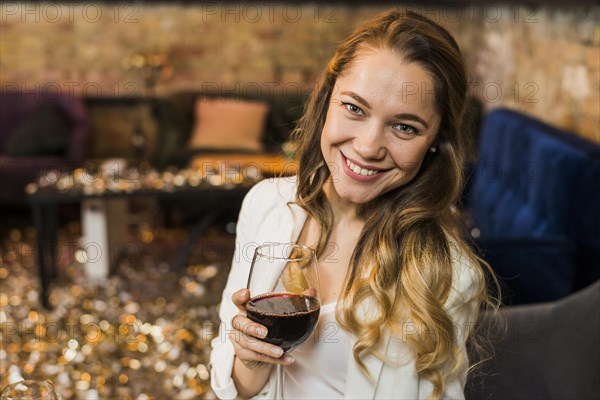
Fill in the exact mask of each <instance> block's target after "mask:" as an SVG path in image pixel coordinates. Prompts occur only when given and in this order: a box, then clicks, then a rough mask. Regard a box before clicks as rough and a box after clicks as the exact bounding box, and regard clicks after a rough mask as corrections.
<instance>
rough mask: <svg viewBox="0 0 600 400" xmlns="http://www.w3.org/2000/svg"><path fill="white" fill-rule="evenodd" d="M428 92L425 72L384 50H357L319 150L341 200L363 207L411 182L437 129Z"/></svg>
mask: <svg viewBox="0 0 600 400" xmlns="http://www.w3.org/2000/svg"><path fill="white" fill-rule="evenodd" d="M433 90H434V85H433V80H432V79H431V77H430V76H429V73H428V72H427V71H425V70H424V69H423V68H422V67H421V66H419V65H418V64H415V63H406V62H405V61H404V60H403V59H402V58H401V57H399V56H398V55H396V54H394V53H392V52H391V51H389V50H379V49H363V50H361V51H360V52H359V53H358V55H357V57H355V59H354V61H353V62H352V63H351V64H350V65H349V66H348V68H347V69H346V70H345V71H344V73H343V74H342V75H340V76H339V77H338V79H337V82H336V86H335V88H334V90H333V93H332V95H331V102H330V103H329V108H328V111H327V116H326V120H325V125H324V126H323V133H322V135H321V151H322V152H323V157H324V158H325V162H326V163H327V165H328V166H329V169H330V171H331V177H332V179H333V185H334V188H335V191H336V193H337V194H338V196H339V197H340V198H341V199H342V200H344V201H349V202H352V203H356V204H363V203H367V202H369V201H370V200H373V199H374V198H376V197H377V196H379V195H380V194H382V193H385V192H388V191H390V190H393V189H396V188H398V187H400V186H402V185H405V184H406V183H408V182H409V181H410V180H411V179H412V178H414V177H415V175H416V174H417V172H418V171H419V168H420V167H421V164H422V162H423V158H424V157H425V154H427V151H428V150H429V148H430V147H431V145H432V144H433V141H434V139H435V137H436V134H437V131H438V128H439V125H440V116H439V115H438V112H437V111H436V108H435V100H434V98H435V96H434V92H433ZM432 190H435V188H432Z"/></svg>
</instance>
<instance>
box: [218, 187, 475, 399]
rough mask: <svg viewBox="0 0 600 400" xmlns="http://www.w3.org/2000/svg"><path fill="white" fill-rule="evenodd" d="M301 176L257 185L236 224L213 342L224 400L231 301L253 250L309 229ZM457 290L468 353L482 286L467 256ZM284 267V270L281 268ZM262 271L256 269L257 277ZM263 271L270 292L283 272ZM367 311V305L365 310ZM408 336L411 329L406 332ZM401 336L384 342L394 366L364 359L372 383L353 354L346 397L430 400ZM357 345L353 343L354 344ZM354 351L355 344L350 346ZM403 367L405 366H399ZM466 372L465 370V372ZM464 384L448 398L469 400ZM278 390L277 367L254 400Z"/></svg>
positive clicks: (453, 299) (454, 313) (455, 307)
mask: <svg viewBox="0 0 600 400" xmlns="http://www.w3.org/2000/svg"><path fill="white" fill-rule="evenodd" d="M295 195H296V178H295V177H287V178H271V179H267V180H264V181H262V182H260V183H258V184H256V185H255V186H254V187H253V188H252V189H251V190H250V191H249V192H248V194H247V195H246V197H245V199H244V201H243V203H242V208H241V211H240V215H239V219H238V223H237V238H236V248H235V253H234V259H233V263H232V266H231V271H230V274H229V278H228V281H227V285H226V286H225V290H224V291H223V298H222V301H221V308H220V312H219V315H220V318H221V321H222V322H221V325H220V329H219V335H218V336H217V337H215V338H214V339H213V340H212V342H211V345H212V353H211V357H210V364H211V386H212V389H213V391H214V393H215V394H216V396H217V397H219V398H220V399H234V398H236V397H237V390H236V388H235V384H234V383H233V379H232V378H231V373H232V369H233V361H234V356H235V353H234V350H233V345H232V343H231V341H230V340H229V338H228V336H227V332H228V331H229V330H230V329H232V328H231V319H232V318H233V317H234V316H235V315H236V314H237V313H238V310H237V308H236V307H235V306H234V304H233V302H232V301H231V295H232V294H233V293H234V292H235V291H237V290H239V289H241V288H245V287H246V284H247V280H248V273H249V271H250V264H251V262H252V256H253V254H254V249H255V248H256V247H257V246H258V245H261V244H264V243H268V242H285V243H288V242H290V243H291V242H296V241H297V239H298V237H299V235H300V231H301V229H302V227H303V225H304V222H305V220H306V217H307V214H306V212H305V211H304V210H303V209H302V208H300V207H299V206H297V205H295V204H288V203H289V202H292V201H294V199H295ZM454 261H455V263H454V265H455V268H454V273H453V275H454V279H453V287H452V290H451V293H450V296H449V298H448V301H447V302H446V309H447V310H448V311H449V313H450V315H451V317H452V320H453V322H454V326H455V330H456V333H457V337H456V338H455V339H456V340H457V341H458V343H459V344H460V346H461V348H462V350H463V352H465V353H466V350H465V339H466V337H467V334H468V332H469V331H470V329H469V328H470V327H471V326H472V325H473V323H474V322H475V318H476V314H477V313H476V309H475V308H474V307H473V305H471V304H468V305H465V299H468V298H469V297H470V296H471V295H472V294H473V291H474V290H475V289H476V288H477V283H478V281H477V279H476V275H475V274H474V272H473V268H472V264H470V263H469V262H468V261H467V259H466V257H460V255H458V254H454ZM282 268H283V266H281V269H282ZM257 272H259V271H255V272H254V273H255V274H256V273H257ZM260 272H261V273H263V275H264V276H263V279H262V284H263V286H264V287H263V289H264V290H265V291H268V290H271V289H272V288H273V287H274V286H275V284H276V281H277V279H278V278H279V275H280V273H281V270H280V269H279V270H278V269H277V268H272V269H269V270H266V269H265V270H261V271H260ZM364 310H365V312H366V310H368V307H367V306H365V308H364ZM365 315H366V314H365ZM407 334H410V330H408V329H407ZM402 342H403V341H402V339H401V338H395V337H394V338H390V335H387V337H386V339H385V340H384V341H383V343H382V350H383V349H385V350H384V351H383V352H384V353H385V355H386V358H391V359H393V360H397V361H398V363H394V365H392V364H390V363H384V362H382V361H381V360H380V359H379V358H377V357H375V356H373V355H368V356H366V357H364V358H363V361H364V363H365V365H366V367H367V369H368V370H369V372H370V375H371V376H372V377H373V382H371V381H370V380H369V379H368V378H367V377H366V376H365V375H364V374H363V373H362V372H361V371H360V369H359V368H358V365H357V364H356V362H355V361H354V357H353V355H352V354H350V355H349V357H348V366H347V370H346V391H345V398H346V399H410V400H415V399H427V398H428V397H429V396H430V394H431V392H432V389H433V385H432V384H431V382H430V381H428V380H426V379H423V378H421V377H419V376H418V375H417V373H416V372H415V362H414V359H413V358H412V357H411V355H410V352H409V350H408V348H407V346H406V345H405V344H404V343H402ZM352 345H354V342H353V343H352ZM349 351H350V352H351V351H352V346H351V347H350V348H349ZM398 364H400V365H398ZM465 373H466V371H465ZM464 383H465V382H464V380H461V381H453V382H448V384H447V387H446V390H445V392H444V398H446V399H464V394H463V389H464ZM274 388H275V368H273V372H272V373H271V376H270V379H269V381H268V382H267V384H266V385H265V387H264V388H263V390H261V391H260V393H259V394H258V395H257V396H256V397H255V399H273V398H274Z"/></svg>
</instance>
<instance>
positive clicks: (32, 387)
mask: <svg viewBox="0 0 600 400" xmlns="http://www.w3.org/2000/svg"><path fill="white" fill-rule="evenodd" d="M0 400H58V396H57V395H56V392H55V391H54V385H52V382H50V381H35V380H23V381H20V382H15V383H13V384H12V385H8V386H7V387H5V388H4V390H2V393H0Z"/></svg>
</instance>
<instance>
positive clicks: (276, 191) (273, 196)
mask: <svg viewBox="0 0 600 400" xmlns="http://www.w3.org/2000/svg"><path fill="white" fill-rule="evenodd" d="M296 186H297V185H296V178H295V177H284V178H268V179H264V180H262V181H260V182H258V183H257V184H256V185H254V186H253V187H252V188H251V189H250V190H249V191H248V193H247V194H246V197H245V198H244V201H243V203H242V212H247V211H249V210H251V212H252V213H253V214H256V213H259V214H260V210H264V211H265V212H268V211H269V210H273V208H275V207H278V206H282V205H287V204H288V203H289V202H292V201H294V199H295V198H296Z"/></svg>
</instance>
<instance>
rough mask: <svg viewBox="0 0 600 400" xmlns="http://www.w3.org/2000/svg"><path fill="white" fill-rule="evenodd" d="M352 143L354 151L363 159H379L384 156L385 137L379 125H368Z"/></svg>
mask: <svg viewBox="0 0 600 400" xmlns="http://www.w3.org/2000/svg"><path fill="white" fill-rule="evenodd" d="M353 145H354V151H356V153H357V154H358V155H359V156H361V157H362V158H363V159H364V160H375V161H379V160H383V159H384V158H385V154H386V147H385V138H384V132H383V129H382V128H381V127H378V126H372V127H368V129H367V130H365V131H363V132H362V133H361V134H360V135H357V136H356V137H355V138H354V141H353Z"/></svg>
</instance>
